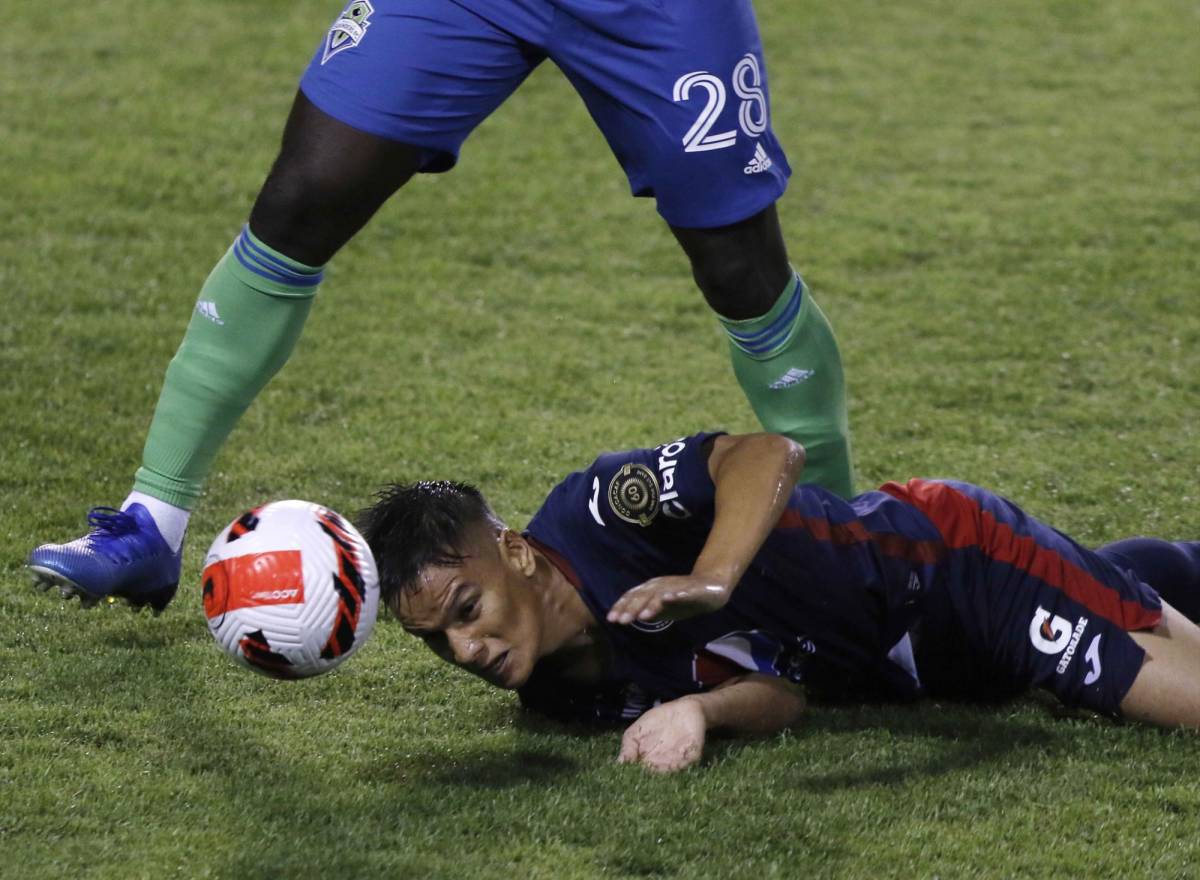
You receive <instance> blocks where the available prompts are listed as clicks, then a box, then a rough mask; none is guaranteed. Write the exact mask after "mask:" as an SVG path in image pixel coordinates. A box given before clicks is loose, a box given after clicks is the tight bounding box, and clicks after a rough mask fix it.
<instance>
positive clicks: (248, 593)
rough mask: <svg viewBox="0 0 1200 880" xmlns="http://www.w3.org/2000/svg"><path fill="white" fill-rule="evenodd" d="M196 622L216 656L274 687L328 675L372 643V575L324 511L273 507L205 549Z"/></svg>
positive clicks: (350, 529) (369, 561) (360, 546)
mask: <svg viewBox="0 0 1200 880" xmlns="http://www.w3.org/2000/svg"><path fill="white" fill-rule="evenodd" d="M203 584H204V614H205V616H206V617H207V618H208V628H209V631H210V632H212V634H213V637H214V638H215V639H216V640H217V643H218V644H219V645H220V646H221V647H222V648H224V649H225V651H226V652H227V653H229V654H231V655H232V656H233V657H235V658H236V659H237V660H239V661H240V662H241V663H242V664H244V665H246V666H249V667H250V668H251V669H253V670H254V671H256V672H261V673H263V674H264V675H269V676H272V677H274V678H308V677H309V676H313V675H320V674H321V673H323V672H328V671H329V670H331V669H333V668H334V667H335V666H337V665H338V664H339V663H341V662H343V661H344V660H345V659H346V658H347V657H349V656H350V655H351V654H353V653H354V652H355V651H357V650H358V649H359V648H360V647H361V646H362V644H363V642H365V641H366V640H367V638H368V637H369V636H370V635H371V629H372V628H373V627H374V626H375V615H376V612H377V611H378V610H379V575H378V573H377V571H376V568H375V558H374V557H373V556H372V555H371V550H370V548H369V547H367V542H366V541H364V540H363V537H362V535H360V534H359V533H358V530H357V529H355V528H354V526H352V525H350V523H349V522H347V521H346V520H345V519H344V518H343V517H341V516H339V515H338V514H336V513H334V512H333V511H332V510H330V509H329V508H327V507H322V506H321V505H319V504H311V503H309V502H307V501H276V502H274V503H272V504H265V505H263V506H262V507H256V508H254V509H253V510H249V511H247V512H246V513H243V514H242V515H241V516H239V517H238V518H237V519H235V520H234V521H233V522H231V523H230V524H229V527H228V528H226V529H225V530H224V531H223V532H221V534H219V535H217V539H216V540H215V541H213V543H212V546H211V547H210V548H209V549H208V556H207V557H206V558H205V560H204V575H203Z"/></svg>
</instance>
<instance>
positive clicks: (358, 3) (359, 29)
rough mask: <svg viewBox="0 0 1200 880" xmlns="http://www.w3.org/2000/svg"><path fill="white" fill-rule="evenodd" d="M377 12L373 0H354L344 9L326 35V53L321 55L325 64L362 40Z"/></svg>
mask: <svg viewBox="0 0 1200 880" xmlns="http://www.w3.org/2000/svg"><path fill="white" fill-rule="evenodd" d="M374 12H375V7H374V6H372V5H371V0H354V2H352V3H351V4H350V5H349V6H347V7H346V8H345V9H344V10H342V14H341V15H339V16H338V20H337V21H335V22H334V23H333V27H331V28H330V29H329V34H328V35H327V36H326V37H325V54H324V55H322V56H321V63H322V64H324V63H325V62H326V61H328V60H329V59H330V58H332V57H333V56H334V55H336V54H337V53H338V52H342V51H344V50H346V49H352V48H354V47H355V46H357V45H358V44H359V43H361V42H362V39H363V37H365V36H366V34H367V28H369V27H370V26H371V22H370V18H371V16H372V15H373V14H374Z"/></svg>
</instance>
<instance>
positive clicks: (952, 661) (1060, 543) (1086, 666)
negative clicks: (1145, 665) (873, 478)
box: [883, 480, 1162, 715]
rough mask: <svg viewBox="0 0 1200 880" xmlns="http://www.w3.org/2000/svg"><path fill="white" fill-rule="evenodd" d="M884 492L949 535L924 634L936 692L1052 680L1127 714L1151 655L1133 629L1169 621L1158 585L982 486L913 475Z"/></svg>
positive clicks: (926, 680)
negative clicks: (1128, 698) (1125, 703)
mask: <svg viewBox="0 0 1200 880" xmlns="http://www.w3.org/2000/svg"><path fill="white" fill-rule="evenodd" d="M883 491H885V492H888V493H889V494H891V495H893V496H895V497H897V498H900V499H902V500H905V501H908V502H909V503H910V504H912V505H913V506H914V507H916V508H917V509H918V510H920V511H921V512H922V513H924V514H925V515H926V516H927V517H928V518H929V520H930V521H931V522H932V523H933V525H934V526H935V527H936V528H937V529H938V531H940V532H941V534H942V542H943V544H944V554H943V555H942V557H941V558H940V559H939V561H938V562H937V563H936V573H935V576H934V585H933V587H932V588H931V590H930V594H929V596H928V597H927V599H926V607H925V612H924V614H923V620H922V623H921V624H920V625H919V629H918V631H917V633H916V637H915V639H914V641H915V642H916V663H917V669H918V671H919V674H920V677H921V682H922V684H923V685H924V687H925V688H926V689H927V691H928V692H929V693H930V694H931V695H933V696H947V697H967V698H1000V697H1006V696H1010V695H1014V694H1016V693H1020V692H1021V691H1024V690H1026V689H1028V688H1030V687H1041V688H1045V689H1046V690H1049V691H1051V692H1053V693H1054V694H1055V695H1056V696H1057V697H1058V698H1059V699H1060V700H1061V701H1062V702H1063V703H1065V704H1067V705H1069V706H1080V707H1083V708H1087V709H1091V710H1093V711H1097V712H1103V713H1105V714H1109V715H1115V714H1117V712H1118V709H1119V707H1120V705H1121V701H1122V700H1123V699H1124V698H1125V694H1126V693H1127V692H1128V691H1129V688H1130V686H1131V685H1132V684H1133V680H1134V679H1135V678H1136V677H1137V675H1138V672H1139V671H1140V670H1141V668H1142V661H1143V659H1144V658H1145V652H1144V651H1143V650H1142V648H1141V646H1140V645H1138V644H1137V643H1136V642H1135V641H1134V640H1133V639H1132V638H1130V636H1129V633H1130V632H1132V631H1137V630H1147V629H1151V628H1153V627H1154V626H1156V625H1157V624H1158V623H1159V621H1160V620H1161V619H1162V602H1161V600H1160V599H1159V597H1158V594H1157V593H1156V592H1155V591H1154V590H1153V589H1152V588H1151V587H1149V586H1148V585H1146V584H1144V583H1142V582H1141V581H1140V580H1138V579H1137V578H1136V577H1135V576H1134V574H1133V573H1132V572H1131V571H1128V570H1125V569H1122V568H1119V567H1118V566H1117V565H1115V564H1113V562H1112V561H1110V560H1109V559H1108V558H1106V557H1105V556H1103V555H1101V554H1098V553H1096V552H1094V551H1092V550H1088V549H1087V548H1085V547H1082V546H1080V545H1079V544H1077V543H1075V541H1073V540H1071V539H1070V538H1068V537H1067V536H1066V535H1064V534H1062V533H1061V532H1058V531H1056V530H1055V529H1053V528H1051V527H1050V526H1047V525H1045V524H1044V523H1042V522H1039V521H1038V520H1036V519H1034V518H1033V517H1031V516H1029V515H1028V514H1026V513H1025V512H1023V511H1022V510H1021V509H1020V508H1018V507H1017V506H1016V505H1015V504H1013V503H1012V502H1011V501H1008V500H1006V499H1004V498H1001V497H1000V496H998V495H994V494H992V493H991V492H988V491H987V490H985V489H980V488H979V487H978V486H972V485H970V484H968V483H957V482H950V481H945V482H943V481H932V480H910V481H909V482H908V483H907V484H906V485H903V486H900V485H897V484H895V483H889V484H887V485H886V486H884V487H883Z"/></svg>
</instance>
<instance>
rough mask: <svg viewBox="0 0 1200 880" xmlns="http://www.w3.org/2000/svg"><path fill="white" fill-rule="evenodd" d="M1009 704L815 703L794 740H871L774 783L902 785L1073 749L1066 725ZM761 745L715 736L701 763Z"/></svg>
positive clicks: (817, 788) (815, 788)
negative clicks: (842, 757)
mask: <svg viewBox="0 0 1200 880" xmlns="http://www.w3.org/2000/svg"><path fill="white" fill-rule="evenodd" d="M1012 709H1013V704H1011V703H1002V704H990V705H989V704H977V703H972V704H968V705H953V706H935V705H933V704H931V703H916V704H912V705H863V706H851V707H838V708H832V709H831V708H816V709H815V710H814V711H813V712H812V714H810V715H809V717H808V718H806V719H805V721H804V722H802V724H801V725H799V726H798V727H797V728H795V730H794V731H792V733H791V736H793V737H794V738H795V739H796V740H797V741H800V742H804V741H806V740H809V741H811V740H815V739H819V738H826V737H828V736H830V735H832V736H834V737H837V736H840V735H845V736H846V737H851V736H857V735H866V736H867V737H869V738H871V740H872V742H871V744H870V745H868V746H867V747H866V748H864V747H863V744H862V742H861V739H860V740H858V741H856V743H855V745H854V749H853V751H852V752H851V754H853V755H854V757H855V760H856V761H857V762H858V763H856V764H854V765H849V764H847V766H845V767H842V768H839V769H836V770H833V771H816V772H814V770H813V768H812V767H809V766H794V767H793V766H788V767H787V768H786V769H785V770H784V772H783V776H781V777H780V778H778V779H777V780H776V781H778V782H786V784H788V785H790V786H795V787H796V788H799V789H803V790H807V791H810V792H814V793H828V792H833V791H837V790H841V789H852V788H861V787H869V786H878V785H901V784H905V783H909V782H912V781H914V780H916V779H920V778H934V777H938V776H944V775H947V774H952V773H955V772H958V771H961V770H966V769H970V768H978V767H986V766H996V765H1000V764H1004V763H1006V762H1023V761H1025V760H1027V759H1029V758H1031V757H1036V758H1037V759H1038V760H1043V759H1049V758H1051V757H1054V756H1056V755H1060V754H1063V753H1065V752H1069V751H1071V749H1073V748H1074V747H1075V742H1076V737H1075V734H1074V733H1073V731H1072V730H1071V725H1070V723H1069V722H1059V721H1053V720H1049V719H1047V722H1048V723H1042V722H1040V721H1038V720H1037V719H1032V720H1031V719H1028V718H1016V717H1013V716H1012V714H1011V713H1012ZM1060 723H1061V724H1062V726H1061V727H1058V725H1059V724H1060ZM872 734H876V736H872ZM763 746H764V744H763V743H762V742H761V741H760V742H759V743H757V744H756V743H755V742H753V741H746V740H731V739H718V740H714V741H712V742H711V743H710V745H709V747H708V749H707V750H706V751H707V756H706V763H716V762H724V761H728V760H734V759H736V758H737V756H738V755H739V754H741V753H742V752H743V750H745V749H749V748H755V747H758V748H762V747H763ZM767 747H768V748H769V747H770V746H769V745H767Z"/></svg>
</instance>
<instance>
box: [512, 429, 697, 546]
mask: <svg viewBox="0 0 1200 880" xmlns="http://www.w3.org/2000/svg"><path fill="white" fill-rule="evenodd" d="M717 436H719V434H718V433H715V432H707V431H706V432H700V433H696V434H690V435H687V436H684V437H678V438H676V439H674V440H668V441H667V442H665V443H660V444H659V445H658V446H652V447H643V448H635V449H623V450H618V451H614V452H605V453H602V454H601V455H599V456H597V457H596V459H595V460H594V461H592V463H591V464H590V465H589V466H588V467H587V468H585V469H583V470H580V471H575V472H574V473H572V474H570V475H568V476H567V477H566V478H565V479H564V480H563V481H562V482H560V483H559V484H558V485H557V486H556V487H555V488H554V490H553V491H551V493H550V495H549V496H548V497H547V498H546V501H545V503H544V504H543V506H542V510H541V511H539V513H538V515H537V516H535V521H536V520H538V519H539V518H543V517H553V518H556V519H557V518H561V517H562V516H564V515H574V516H583V517H587V518H590V519H591V521H593V522H594V523H595V524H596V525H597V526H599V527H601V528H604V527H607V526H609V525H610V524H616V525H619V524H629V525H636V526H643V527H644V526H649V525H650V524H651V523H653V522H655V521H656V520H657V519H659V518H660V517H663V518H666V519H687V518H689V517H691V516H692V515H693V513H696V512H697V511H696V510H694V508H696V507H697V506H698V505H703V503H704V500H705V498H706V497H707V496H708V495H709V494H711V492H712V480H711V477H710V476H709V474H708V453H709V450H710V448H711V442H712V440H713V439H714V438H715V437H717Z"/></svg>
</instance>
